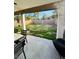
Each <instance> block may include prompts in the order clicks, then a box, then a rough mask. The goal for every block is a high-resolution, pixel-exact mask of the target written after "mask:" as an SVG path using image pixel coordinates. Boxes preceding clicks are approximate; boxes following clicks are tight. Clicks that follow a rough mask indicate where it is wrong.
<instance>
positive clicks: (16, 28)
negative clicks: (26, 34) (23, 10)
mask: <svg viewBox="0 0 79 59" xmlns="http://www.w3.org/2000/svg"><path fill="white" fill-rule="evenodd" d="M21 30H22V27H21V26H20V25H18V26H17V27H15V28H14V33H18V32H21Z"/></svg>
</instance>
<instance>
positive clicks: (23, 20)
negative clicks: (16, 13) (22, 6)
mask: <svg viewBox="0 0 79 59" xmlns="http://www.w3.org/2000/svg"><path fill="white" fill-rule="evenodd" d="M22 16H23V19H22V22H23V23H22V25H23V30H26V25H25V14H22Z"/></svg>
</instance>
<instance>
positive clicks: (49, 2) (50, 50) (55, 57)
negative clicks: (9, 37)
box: [14, 0, 65, 59]
mask: <svg viewBox="0 0 79 59" xmlns="http://www.w3.org/2000/svg"><path fill="white" fill-rule="evenodd" d="M14 4H15V6H14V15H22V16H23V19H22V20H23V30H27V29H26V27H25V13H29V12H38V11H45V10H49V9H56V11H57V12H58V21H57V35H56V38H63V33H64V29H65V19H64V0H44V1H43V0H36V1H35V0H15V3H14ZM21 36H23V35H21V34H14V37H15V40H17V39H18V38H20V37H21ZM26 39H27V41H28V42H25V43H26V44H25V46H24V51H25V55H26V59H64V58H63V57H61V56H60V54H59V53H58V52H57V50H56V48H55V46H54V44H53V41H52V40H47V39H45V38H40V37H36V36H32V35H27V36H26ZM17 59H24V56H23V53H21V54H20V55H19V56H18V58H17Z"/></svg>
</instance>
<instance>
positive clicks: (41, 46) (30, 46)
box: [17, 35, 60, 59]
mask: <svg viewBox="0 0 79 59" xmlns="http://www.w3.org/2000/svg"><path fill="white" fill-rule="evenodd" d="M27 40H28V43H26V45H25V48H24V50H25V54H26V58H27V59H60V56H59V54H58V52H57V51H56V49H55V47H54V45H53V42H52V40H47V39H44V38H40V37H35V36H31V35H27ZM17 59H24V56H23V54H21V55H20V56H19V57H18V58H17Z"/></svg>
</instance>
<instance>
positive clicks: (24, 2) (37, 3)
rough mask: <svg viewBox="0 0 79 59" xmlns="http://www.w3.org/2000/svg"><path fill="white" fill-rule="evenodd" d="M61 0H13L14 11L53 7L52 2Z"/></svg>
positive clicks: (31, 10)
mask: <svg viewBox="0 0 79 59" xmlns="http://www.w3.org/2000/svg"><path fill="white" fill-rule="evenodd" d="M57 1H61V0H15V3H16V4H15V5H14V13H15V14H19V13H29V12H35V11H43V10H48V9H55V8H56V7H55V6H54V2H57Z"/></svg>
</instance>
